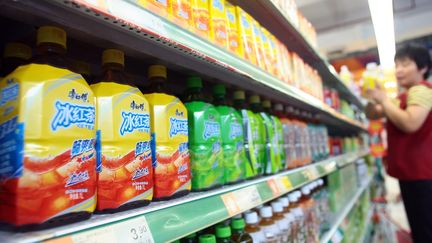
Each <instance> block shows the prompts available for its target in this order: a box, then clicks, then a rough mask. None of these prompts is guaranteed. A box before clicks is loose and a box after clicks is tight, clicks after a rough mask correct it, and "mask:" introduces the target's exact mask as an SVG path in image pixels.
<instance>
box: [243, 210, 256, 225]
mask: <svg viewBox="0 0 432 243" xmlns="http://www.w3.org/2000/svg"><path fill="white" fill-rule="evenodd" d="M245 221H246V223H247V224H256V223H258V214H257V213H256V212H249V213H246V214H245Z"/></svg>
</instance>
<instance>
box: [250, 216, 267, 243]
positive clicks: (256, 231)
mask: <svg viewBox="0 0 432 243" xmlns="http://www.w3.org/2000/svg"><path fill="white" fill-rule="evenodd" d="M245 221H246V227H245V232H246V233H248V234H249V235H250V236H251V237H252V240H253V242H254V243H255V242H259V243H262V242H266V237H265V235H264V232H263V231H261V227H260V226H259V221H258V214H257V213H256V212H253V211H251V212H248V213H245Z"/></svg>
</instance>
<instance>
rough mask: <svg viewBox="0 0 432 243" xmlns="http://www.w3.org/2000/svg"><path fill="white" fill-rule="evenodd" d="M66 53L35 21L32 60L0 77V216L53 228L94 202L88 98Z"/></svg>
mask: <svg viewBox="0 0 432 243" xmlns="http://www.w3.org/2000/svg"><path fill="white" fill-rule="evenodd" d="M65 53H66V32H65V31H64V30H62V29H60V28H57V27H52V26H42V27H40V28H39V29H38V32H37V57H36V58H35V59H34V60H33V63H32V64H28V65H25V66H21V67H20V68H17V69H15V70H14V71H13V72H12V73H10V74H9V75H8V76H6V77H5V78H4V79H3V80H2V81H1V82H0V88H1V91H2V93H3V94H4V93H6V91H7V92H8V93H9V96H5V97H2V108H3V109H4V110H3V111H5V112H4V113H3V116H2V117H1V118H0V124H2V137H1V138H0V144H2V145H3V150H2V154H1V157H2V158H3V160H2V166H1V170H0V171H1V172H0V178H1V179H0V191H2V193H0V201H1V202H2V203H0V212H1V213H0V221H2V222H5V223H8V224H13V225H15V226H25V225H26V226H29V225H30V227H33V226H35V227H37V226H38V224H43V226H42V227H50V226H57V225H61V224H65V223H69V222H75V221H79V220H83V219H87V218H89V217H90V215H91V213H92V212H93V211H94V209H95V207H96V149H95V142H96V129H95V99H94V96H93V92H92V90H91V89H90V87H89V85H88V84H87V82H86V81H85V80H84V79H83V78H82V77H81V75H78V74H76V73H73V72H71V71H70V70H67V69H65V67H69V65H68V64H69V62H68V61H67V59H66V58H65V55H64V54H65ZM65 81H67V82H65ZM22 114H25V116H23V115H22ZM29 114H30V115H29ZM8 145H9V146H8ZM10 146H13V147H10ZM24 148H25V149H24ZM8 151H10V152H8ZM8 158H9V159H8Z"/></svg>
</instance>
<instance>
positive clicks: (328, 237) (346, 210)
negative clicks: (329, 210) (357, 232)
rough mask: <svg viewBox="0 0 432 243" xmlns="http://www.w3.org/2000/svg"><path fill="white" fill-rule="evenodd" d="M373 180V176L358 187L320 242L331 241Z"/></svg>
mask: <svg viewBox="0 0 432 243" xmlns="http://www.w3.org/2000/svg"><path fill="white" fill-rule="evenodd" d="M371 182H372V177H369V178H368V179H367V180H366V182H365V183H363V185H362V186H361V187H359V188H358V189H357V191H356V193H355V194H354V196H353V197H351V199H350V200H349V201H348V203H347V204H346V205H345V207H344V208H342V209H341V210H340V212H339V213H338V214H337V215H335V217H334V218H333V223H332V226H331V228H330V229H329V230H328V231H327V232H326V233H325V234H324V235H323V236H322V237H321V239H320V243H328V242H330V240H331V238H332V237H333V235H334V234H335V233H336V232H337V230H338V228H339V226H340V225H341V223H342V221H343V220H344V219H345V218H346V217H347V215H348V214H349V212H350V211H351V209H352V208H353V207H354V205H355V203H356V202H357V201H358V200H359V198H360V196H361V195H362V194H363V192H364V191H365V190H366V189H367V188H368V187H369V185H370V184H371Z"/></svg>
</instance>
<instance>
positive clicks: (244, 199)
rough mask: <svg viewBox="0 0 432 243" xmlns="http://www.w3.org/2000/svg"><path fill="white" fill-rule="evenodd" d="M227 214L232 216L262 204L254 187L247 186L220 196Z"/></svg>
mask: <svg viewBox="0 0 432 243" xmlns="http://www.w3.org/2000/svg"><path fill="white" fill-rule="evenodd" d="M221 198H222V201H223V202H224V204H225V207H226V208H227V211H228V214H229V215H230V216H234V215H236V214H239V213H241V212H243V211H246V210H248V209H250V208H253V207H256V206H257V205H260V204H261V203H262V199H261V196H260V194H259V192H258V189H257V187H256V186H249V187H246V188H243V189H240V190H238V191H234V192H229V193H226V194H224V195H221Z"/></svg>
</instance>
